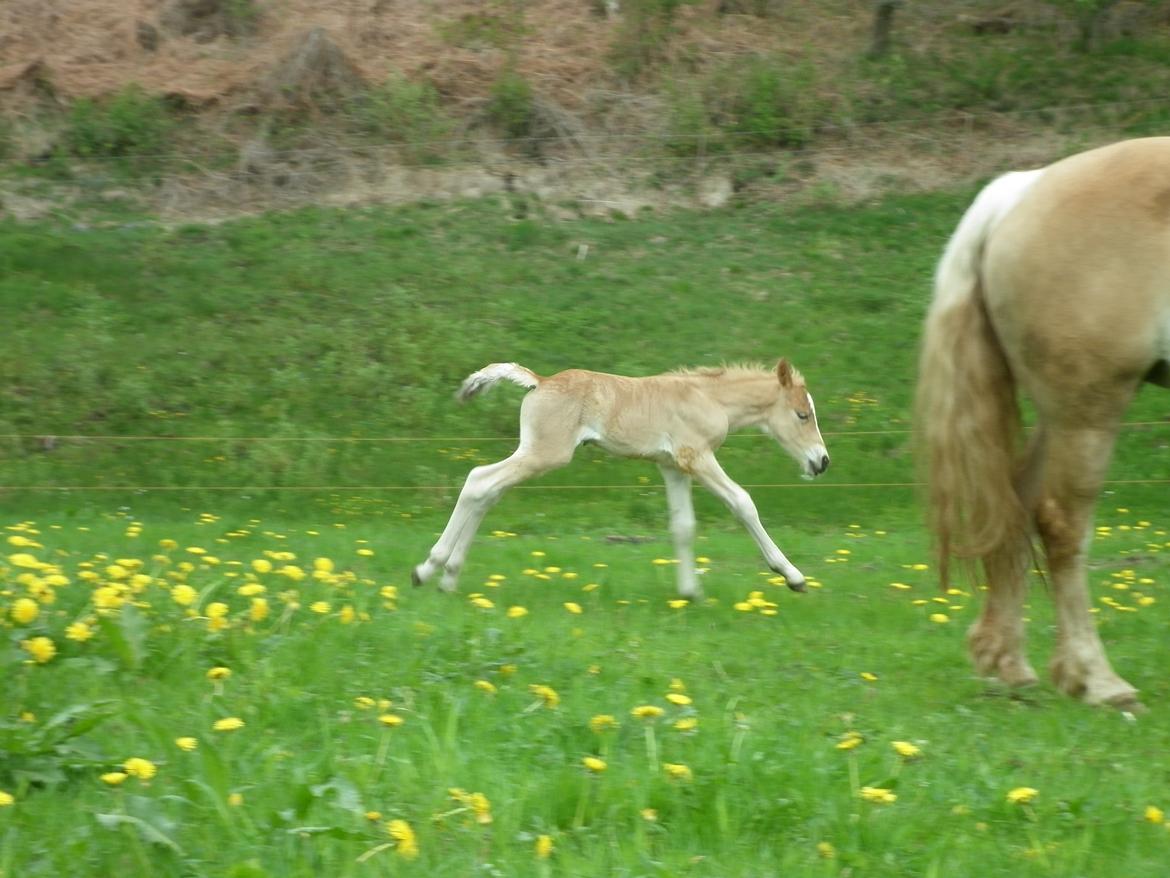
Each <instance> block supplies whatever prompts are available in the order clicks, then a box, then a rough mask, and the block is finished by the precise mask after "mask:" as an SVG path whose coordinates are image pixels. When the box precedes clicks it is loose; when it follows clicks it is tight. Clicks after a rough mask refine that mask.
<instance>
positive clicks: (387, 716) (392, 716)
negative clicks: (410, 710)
mask: <svg viewBox="0 0 1170 878" xmlns="http://www.w3.org/2000/svg"><path fill="white" fill-rule="evenodd" d="M378 722H380V723H381V724H382V725H384V726H386V727H387V728H390V729H394V728H398V726H400V725H402V724H403V723H404V722H406V720H404V719H403V718H402V717H400V716H399V715H398V714H396V713H384V714H382V715H381V716H380V717H378Z"/></svg>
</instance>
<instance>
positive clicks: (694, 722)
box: [674, 716, 699, 732]
mask: <svg viewBox="0 0 1170 878" xmlns="http://www.w3.org/2000/svg"><path fill="white" fill-rule="evenodd" d="M698 727H699V720H698V718H697V717H693V716H684V717H683V718H682V719H680V720H676V721H675V724H674V729H675V731H679V732H693V731H694V730H695V729H697V728H698Z"/></svg>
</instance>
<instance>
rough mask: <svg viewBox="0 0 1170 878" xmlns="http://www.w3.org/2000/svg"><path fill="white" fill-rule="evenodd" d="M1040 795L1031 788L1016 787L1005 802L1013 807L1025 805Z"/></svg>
mask: <svg viewBox="0 0 1170 878" xmlns="http://www.w3.org/2000/svg"><path fill="white" fill-rule="evenodd" d="M1038 795H1040V791H1039V790H1037V789H1034V788H1033V787H1016V788H1015V789H1013V790H1011V791H1009V792H1008V794H1007V800H1008V801H1009V802H1010V803H1011V804H1013V805H1027V804H1028V803H1029V802H1031V801H1032V800H1033V799H1035V798H1036V797H1037V796H1038Z"/></svg>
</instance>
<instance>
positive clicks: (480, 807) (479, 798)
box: [468, 793, 492, 826]
mask: <svg viewBox="0 0 1170 878" xmlns="http://www.w3.org/2000/svg"><path fill="white" fill-rule="evenodd" d="M468 805H469V806H470V808H471V813H472V814H474V815H475V822H476V823H478V824H480V825H481V826H487V825H488V824H489V823H491V822H492V803H491V802H489V801H488V797H487V796H485V795H484V794H483V793H472V794H471V796H470V798H469V799H468Z"/></svg>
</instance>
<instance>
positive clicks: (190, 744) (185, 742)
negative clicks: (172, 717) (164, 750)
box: [175, 736, 199, 753]
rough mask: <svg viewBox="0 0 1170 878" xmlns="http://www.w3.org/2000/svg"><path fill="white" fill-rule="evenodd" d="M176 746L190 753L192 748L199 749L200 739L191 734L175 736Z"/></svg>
mask: <svg viewBox="0 0 1170 878" xmlns="http://www.w3.org/2000/svg"><path fill="white" fill-rule="evenodd" d="M175 746H176V747H178V748H179V749H180V750H185V751H186V752H188V753H190V752H191V751H192V750H197V749H198V748H199V739H198V738H192V737H190V736H184V737H182V738H175Z"/></svg>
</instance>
